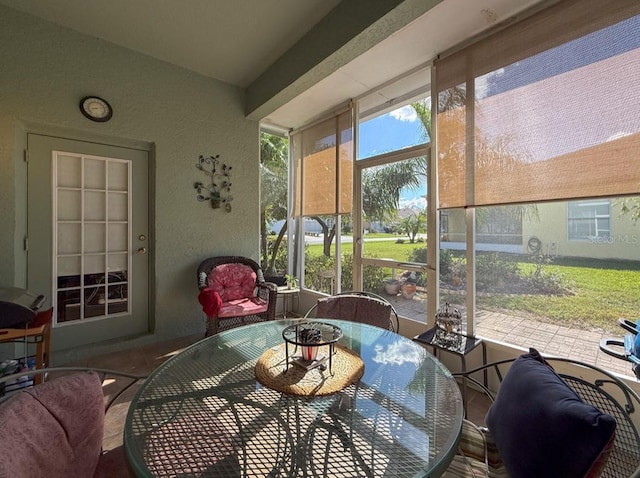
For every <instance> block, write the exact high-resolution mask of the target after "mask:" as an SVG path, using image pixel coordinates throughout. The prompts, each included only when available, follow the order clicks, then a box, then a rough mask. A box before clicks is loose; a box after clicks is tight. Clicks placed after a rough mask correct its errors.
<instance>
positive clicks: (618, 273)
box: [307, 241, 640, 335]
mask: <svg viewBox="0 0 640 478" xmlns="http://www.w3.org/2000/svg"><path fill="white" fill-rule="evenodd" d="M417 247H425V243H417V244H410V243H408V242H405V243H404V244H396V243H394V242H393V241H373V242H370V241H367V242H366V243H365V251H367V253H368V254H371V255H372V256H374V257H388V258H393V259H395V260H398V261H406V260H408V258H409V253H410V251H412V250H413V249H414V248H417ZM344 250H345V252H351V247H350V244H347V245H346V248H345V249H344ZM307 252H308V254H310V255H316V254H317V255H320V254H322V246H321V245H310V246H307ZM518 265H519V267H520V270H521V271H523V272H530V271H531V270H533V267H534V265H533V264H531V263H529V262H526V261H523V262H519V263H518ZM545 271H548V272H551V271H556V272H558V273H559V274H560V275H561V276H562V277H563V278H564V280H565V281H567V282H568V283H571V288H572V291H573V295H564V296H551V295H540V296H537V295H517V294H516V295H504V294H497V295H493V296H491V297H477V299H476V301H477V304H478V307H479V308H483V309H489V310H500V311H506V312H508V311H519V312H524V313H528V314H532V315H534V316H537V317H538V318H539V319H541V320H544V321H549V322H553V323H558V324H563V325H568V326H578V327H579V328H584V327H585V325H586V324H588V326H587V327H588V328H599V329H605V330H608V331H610V332H612V333H613V334H615V335H621V334H622V329H620V327H618V325H617V321H618V319H619V318H620V317H624V318H628V319H631V320H636V319H637V318H638V317H640V261H612V260H608V261H604V260H595V259H556V260H555V263H552V264H550V265H547V266H545ZM443 299H445V300H449V301H451V302H453V303H459V302H460V301H461V300H462V301H464V298H463V296H449V295H447V296H446V297H444V296H443Z"/></svg>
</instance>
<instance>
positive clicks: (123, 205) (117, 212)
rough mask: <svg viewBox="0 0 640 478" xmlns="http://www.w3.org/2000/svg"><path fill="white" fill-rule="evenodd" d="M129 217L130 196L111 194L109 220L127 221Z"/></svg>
mask: <svg viewBox="0 0 640 478" xmlns="http://www.w3.org/2000/svg"><path fill="white" fill-rule="evenodd" d="M128 216H129V204H128V196H127V195H126V194H122V193H109V220H110V221H126V220H127V219H128Z"/></svg>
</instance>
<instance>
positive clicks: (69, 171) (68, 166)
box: [57, 155, 82, 188]
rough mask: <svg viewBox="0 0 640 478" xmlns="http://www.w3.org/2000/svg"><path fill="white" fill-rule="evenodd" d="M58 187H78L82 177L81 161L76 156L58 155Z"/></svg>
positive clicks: (80, 185)
mask: <svg viewBox="0 0 640 478" xmlns="http://www.w3.org/2000/svg"><path fill="white" fill-rule="evenodd" d="M57 160H58V161H57V162H58V174H57V180H58V187H66V188H80V187H82V178H81V174H80V172H81V171H82V169H81V162H80V157H78V156H66V155H58V157H57Z"/></svg>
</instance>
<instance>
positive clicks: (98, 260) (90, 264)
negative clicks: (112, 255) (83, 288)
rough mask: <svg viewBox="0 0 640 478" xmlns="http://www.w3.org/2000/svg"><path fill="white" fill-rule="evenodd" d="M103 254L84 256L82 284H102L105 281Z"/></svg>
mask: <svg viewBox="0 0 640 478" xmlns="http://www.w3.org/2000/svg"><path fill="white" fill-rule="evenodd" d="M104 261H105V256H104V254H96V255H85V256H84V274H85V275H84V284H85V285H90V284H102V283H104V281H105V272H104Z"/></svg>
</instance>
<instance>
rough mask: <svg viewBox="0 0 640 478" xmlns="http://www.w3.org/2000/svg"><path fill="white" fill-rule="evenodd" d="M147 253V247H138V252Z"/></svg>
mask: <svg viewBox="0 0 640 478" xmlns="http://www.w3.org/2000/svg"><path fill="white" fill-rule="evenodd" d="M146 253H147V248H146V247H141V248H139V249H138V254H146Z"/></svg>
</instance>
